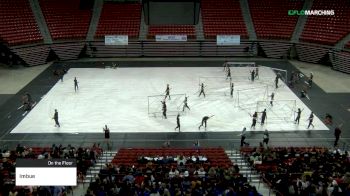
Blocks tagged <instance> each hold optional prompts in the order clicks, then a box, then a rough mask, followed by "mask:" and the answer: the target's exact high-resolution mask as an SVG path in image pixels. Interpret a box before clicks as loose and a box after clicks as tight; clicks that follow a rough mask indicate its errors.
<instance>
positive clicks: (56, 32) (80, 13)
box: [40, 0, 91, 40]
mask: <svg viewBox="0 0 350 196" xmlns="http://www.w3.org/2000/svg"><path fill="white" fill-rule="evenodd" d="M79 5H80V0H60V1H57V0H40V6H41V9H42V11H43V14H44V16H45V19H46V23H47V26H48V28H49V30H50V33H51V37H52V39H53V40H58V39H60V40H61V39H66V40H67V39H85V38H86V34H87V31H88V28H89V24H90V19H91V10H80V9H79Z"/></svg>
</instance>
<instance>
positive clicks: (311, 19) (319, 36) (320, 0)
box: [300, 0, 350, 45]
mask: <svg viewBox="0 0 350 196" xmlns="http://www.w3.org/2000/svg"><path fill="white" fill-rule="evenodd" d="M312 10H334V12H335V13H334V16H308V17H307V21H306V24H305V27H304V30H303V32H302V34H301V37H300V40H301V41H305V42H312V43H319V44H326V45H335V44H336V43H337V42H338V41H340V40H341V39H342V38H343V37H345V36H346V35H347V34H349V33H350V29H349V26H350V12H349V10H350V2H349V1H347V0H338V1H328V0H315V1H314V2H313V6H312Z"/></svg>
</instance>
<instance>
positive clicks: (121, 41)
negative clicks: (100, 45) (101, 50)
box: [105, 35, 129, 46]
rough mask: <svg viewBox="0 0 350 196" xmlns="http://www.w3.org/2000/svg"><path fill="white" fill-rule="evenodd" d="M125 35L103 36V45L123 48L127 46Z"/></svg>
mask: <svg viewBox="0 0 350 196" xmlns="http://www.w3.org/2000/svg"><path fill="white" fill-rule="evenodd" d="M128 41H129V39H128V36H127V35H105V45H109V46H124V45H128Z"/></svg>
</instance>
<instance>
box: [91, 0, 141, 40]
mask: <svg viewBox="0 0 350 196" xmlns="http://www.w3.org/2000/svg"><path fill="white" fill-rule="evenodd" d="M140 21H141V4H139V3H114V2H106V3H105V4H104V6H103V9H102V13H101V16H100V20H99V24H98V26H97V31H96V35H95V37H103V36H105V35H129V37H134V38H135V37H138V35H139V31H140Z"/></svg>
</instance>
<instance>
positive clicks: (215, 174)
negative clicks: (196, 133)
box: [86, 148, 261, 196]
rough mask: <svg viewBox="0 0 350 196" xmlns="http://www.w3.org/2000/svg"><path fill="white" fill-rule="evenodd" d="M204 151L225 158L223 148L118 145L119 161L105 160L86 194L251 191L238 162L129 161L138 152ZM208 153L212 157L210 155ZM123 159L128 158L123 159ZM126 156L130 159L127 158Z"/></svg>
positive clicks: (253, 191) (168, 195)
mask: <svg viewBox="0 0 350 196" xmlns="http://www.w3.org/2000/svg"><path fill="white" fill-rule="evenodd" d="M197 153H199V154H205V155H206V156H208V159H210V160H211V161H210V162H212V160H213V159H214V160H215V159H220V157H224V156H225V159H227V155H226V154H225V152H224V150H223V149H222V148H200V149H199V150H196V149H186V148H181V149H172V148H163V149H143V148H137V149H120V150H119V152H118V154H117V157H118V158H117V159H118V163H120V164H115V162H114V164H106V166H105V167H104V168H102V169H101V170H100V173H99V175H98V178H97V179H96V181H95V182H92V183H90V186H89V188H88V191H87V194H86V195H87V196H92V195H163V196H171V195H193V196H202V195H254V196H261V195H260V194H259V193H257V190H256V188H255V187H253V186H251V185H249V183H248V182H247V178H245V177H244V176H243V175H241V174H239V168H238V166H237V165H235V166H232V165H226V166H220V165H213V164H211V163H204V164H203V163H199V165H196V166H194V167H193V165H191V164H193V163H191V164H187V163H186V164H185V166H184V165H183V164H181V163H180V164H176V163H175V165H174V164H168V163H165V162H163V163H160V164H155V163H153V162H147V164H146V165H145V166H143V165H131V164H130V163H131V162H132V161H133V160H134V158H135V156H136V155H139V156H144V155H147V156H166V155H169V156H174V155H176V154H183V155H185V156H190V155H192V154H197ZM209 157H211V158H209ZM123 159H127V161H124V162H122V160H123ZM128 159H129V160H128Z"/></svg>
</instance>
